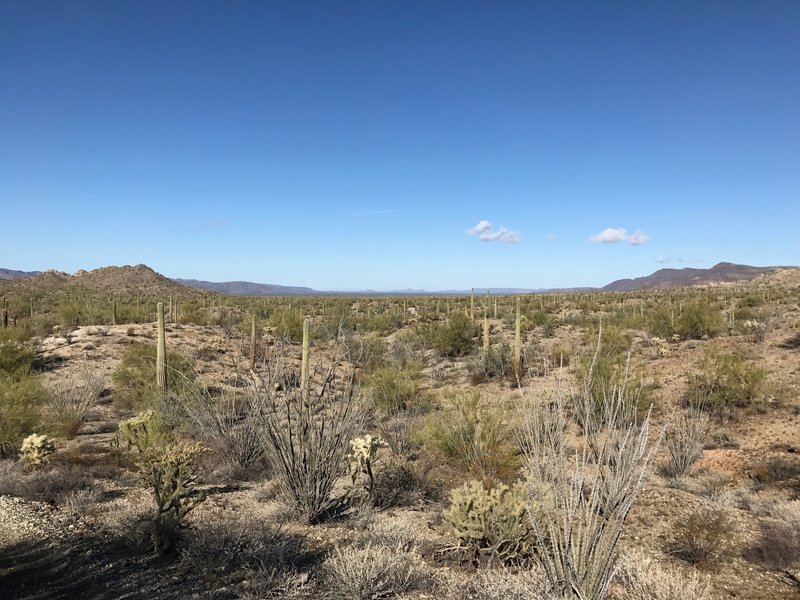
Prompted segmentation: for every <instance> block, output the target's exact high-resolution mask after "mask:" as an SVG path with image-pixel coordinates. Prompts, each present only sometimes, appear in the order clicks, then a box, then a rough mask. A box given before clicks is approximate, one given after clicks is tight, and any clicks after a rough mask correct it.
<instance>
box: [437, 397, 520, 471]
mask: <svg viewBox="0 0 800 600" xmlns="http://www.w3.org/2000/svg"><path fill="white" fill-rule="evenodd" d="M479 401H480V393H479V392H477V391H476V392H472V393H470V394H468V395H467V396H466V397H465V398H461V399H458V400H457V401H453V399H451V404H452V405H453V406H451V407H450V409H449V410H448V411H447V414H446V415H441V414H431V415H429V418H428V422H427V425H426V427H425V428H424V429H423V431H422V432H421V435H422V436H423V440H422V441H423V443H425V444H427V445H430V446H432V447H433V448H434V449H435V450H437V451H438V452H439V453H441V454H442V455H444V456H445V457H446V458H447V459H448V460H450V461H452V462H453V463H454V464H455V465H456V466H457V467H459V468H460V469H462V470H464V471H466V472H469V473H471V474H473V475H475V476H477V477H480V478H481V479H486V480H493V479H497V478H500V477H501V476H508V474H509V473H510V472H513V471H514V470H515V468H516V465H517V459H516V457H515V456H514V454H513V451H512V449H511V447H510V444H509V442H510V435H511V434H510V428H509V427H508V426H506V425H505V424H504V423H503V422H502V420H501V418H500V416H499V411H498V410H497V409H496V408H491V409H484V410H480V409H479V408H478V403H479Z"/></svg>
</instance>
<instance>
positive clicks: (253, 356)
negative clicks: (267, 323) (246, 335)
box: [250, 314, 256, 371]
mask: <svg viewBox="0 0 800 600" xmlns="http://www.w3.org/2000/svg"><path fill="white" fill-rule="evenodd" d="M250 370H251V371H255V370H256V315H255V314H253V322H252V324H251V325H250Z"/></svg>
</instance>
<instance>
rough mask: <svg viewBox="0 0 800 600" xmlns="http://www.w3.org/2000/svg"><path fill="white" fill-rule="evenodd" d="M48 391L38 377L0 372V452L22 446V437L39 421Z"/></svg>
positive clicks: (1, 453)
mask: <svg viewBox="0 0 800 600" xmlns="http://www.w3.org/2000/svg"><path fill="white" fill-rule="evenodd" d="M44 400H45V391H44V389H42V386H41V384H40V383H39V380H38V379H35V378H33V377H30V376H27V375H25V376H22V377H18V378H13V377H9V376H8V375H0V455H8V454H10V453H12V452H13V451H14V450H16V449H17V448H19V444H20V442H22V439H23V438H24V437H25V436H27V435H29V434H31V433H33V431H34V429H35V428H36V427H37V426H38V425H39V423H40V407H41V404H42V402H44Z"/></svg>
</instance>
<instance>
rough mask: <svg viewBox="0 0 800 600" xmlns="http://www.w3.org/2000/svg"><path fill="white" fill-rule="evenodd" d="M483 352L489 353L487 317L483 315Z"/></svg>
mask: <svg viewBox="0 0 800 600" xmlns="http://www.w3.org/2000/svg"><path fill="white" fill-rule="evenodd" d="M483 350H484V352H488V351H489V316H488V315H487V314H486V313H483Z"/></svg>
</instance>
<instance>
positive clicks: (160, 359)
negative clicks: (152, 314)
mask: <svg viewBox="0 0 800 600" xmlns="http://www.w3.org/2000/svg"><path fill="white" fill-rule="evenodd" d="M156 313H157V315H158V344H157V345H156V387H158V389H159V390H160V391H161V392H162V393H163V392H166V391H167V348H166V335H165V334H164V303H163V302H159V303H158V304H156Z"/></svg>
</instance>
